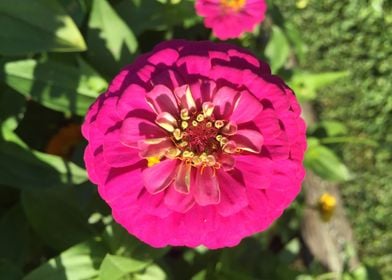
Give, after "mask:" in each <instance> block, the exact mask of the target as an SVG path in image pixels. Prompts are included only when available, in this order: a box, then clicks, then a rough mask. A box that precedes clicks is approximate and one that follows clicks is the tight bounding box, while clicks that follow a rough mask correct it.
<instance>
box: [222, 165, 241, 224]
mask: <svg viewBox="0 0 392 280" xmlns="http://www.w3.org/2000/svg"><path fill="white" fill-rule="evenodd" d="M217 176H218V180H219V186H220V190H221V200H220V203H219V205H218V206H217V208H218V212H219V214H221V215H222V216H230V215H233V214H234V213H236V212H238V211H240V210H241V209H242V208H244V207H245V206H247V205H248V198H247V195H246V189H245V186H244V184H243V183H241V182H240V181H239V179H240V178H237V180H236V179H235V178H233V177H232V176H231V175H230V174H229V173H227V172H225V171H222V172H219V173H218V175H217Z"/></svg>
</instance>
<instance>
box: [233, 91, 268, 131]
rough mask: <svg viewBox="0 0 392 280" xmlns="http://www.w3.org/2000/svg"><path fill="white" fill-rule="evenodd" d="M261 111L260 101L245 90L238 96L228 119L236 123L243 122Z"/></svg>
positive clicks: (251, 118)
mask: <svg viewBox="0 0 392 280" xmlns="http://www.w3.org/2000/svg"><path fill="white" fill-rule="evenodd" d="M262 111H263V106H262V105H261V103H260V101H259V100H258V99H257V98H256V97H254V96H253V95H252V94H250V93H249V92H247V91H242V92H241V95H240V96H239V99H238V102H237V104H236V107H235V108H234V111H233V114H231V116H230V120H232V121H234V122H236V123H244V122H248V121H251V120H253V119H254V118H255V117H256V116H257V115H259V114H260V113H261V112H262Z"/></svg>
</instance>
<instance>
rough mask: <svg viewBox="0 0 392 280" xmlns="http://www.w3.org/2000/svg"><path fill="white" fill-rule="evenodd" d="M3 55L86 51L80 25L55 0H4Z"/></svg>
mask: <svg viewBox="0 0 392 280" xmlns="http://www.w3.org/2000/svg"><path fill="white" fill-rule="evenodd" d="M0 26H1V32H0V41H1V44H0V54H3V55H17V54H27V53H32V52H42V51H56V52H70V51H83V50H85V49H86V44H85V42H84V40H83V37H82V35H81V34H80V32H79V30H78V28H77V26H76V25H75V23H74V22H73V20H72V19H71V17H69V16H68V15H67V14H66V12H65V11H64V9H63V8H62V7H61V5H59V4H58V3H57V1H54V0H34V1H29V2H28V3H27V2H26V1H25V0H1V1H0Z"/></svg>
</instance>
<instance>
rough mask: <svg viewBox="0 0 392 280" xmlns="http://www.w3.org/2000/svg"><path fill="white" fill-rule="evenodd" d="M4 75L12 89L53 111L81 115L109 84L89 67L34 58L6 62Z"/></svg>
mask: <svg viewBox="0 0 392 280" xmlns="http://www.w3.org/2000/svg"><path fill="white" fill-rule="evenodd" d="M3 76H4V80H5V82H6V83H7V84H8V85H9V86H10V87H11V88H13V89H14V90H16V91H18V92H19V93H21V94H23V95H24V96H26V97H27V98H31V99H33V100H34V101H37V102H39V103H41V104H42V105H44V106H46V107H48V108H51V109H53V110H57V111H62V112H64V113H75V114H78V115H84V114H85V113H86V111H87V109H88V107H89V106H90V105H91V103H92V102H93V101H94V100H95V99H96V97H97V96H98V95H99V94H100V93H101V92H102V91H104V90H105V88H106V85H107V83H106V82H105V80H103V79H102V78H101V77H100V76H98V75H97V74H95V73H93V72H92V71H91V69H88V70H86V67H82V68H80V69H79V68H76V67H71V66H68V65H62V64H59V63H57V62H53V61H47V62H42V63H41V62H38V61H36V60H33V59H27V60H20V61H13V62H8V63H6V64H5V65H4V74H3Z"/></svg>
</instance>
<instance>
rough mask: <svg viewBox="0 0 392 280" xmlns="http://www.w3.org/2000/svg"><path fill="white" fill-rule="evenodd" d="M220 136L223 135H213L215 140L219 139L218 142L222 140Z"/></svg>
mask: <svg viewBox="0 0 392 280" xmlns="http://www.w3.org/2000/svg"><path fill="white" fill-rule="evenodd" d="M222 138H223V136H222V135H220V134H218V135H217V136H216V137H215V139H216V140H217V141H219V142H220V141H221V140H222Z"/></svg>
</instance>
